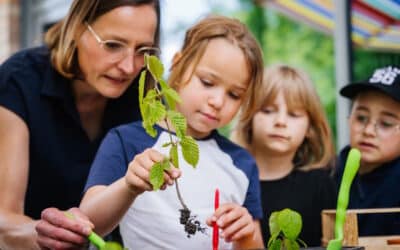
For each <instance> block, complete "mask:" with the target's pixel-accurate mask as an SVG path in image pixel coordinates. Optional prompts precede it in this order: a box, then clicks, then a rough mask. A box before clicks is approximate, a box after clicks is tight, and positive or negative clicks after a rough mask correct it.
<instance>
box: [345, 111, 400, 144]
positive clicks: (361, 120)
mask: <svg viewBox="0 0 400 250" xmlns="http://www.w3.org/2000/svg"><path fill="white" fill-rule="evenodd" d="M350 121H351V123H352V124H353V126H354V128H355V129H356V130H357V132H360V131H363V130H365V129H366V128H367V126H369V124H370V123H371V124H372V126H373V128H374V131H375V133H376V134H377V135H378V136H379V137H385V138H387V137H389V136H391V135H393V134H394V133H396V132H397V131H398V130H399V128H400V124H399V123H398V121H396V120H394V119H393V118H384V119H382V118H381V119H378V120H375V121H374V120H372V119H371V118H370V117H369V116H368V115H365V114H357V113H355V114H351V115H350Z"/></svg>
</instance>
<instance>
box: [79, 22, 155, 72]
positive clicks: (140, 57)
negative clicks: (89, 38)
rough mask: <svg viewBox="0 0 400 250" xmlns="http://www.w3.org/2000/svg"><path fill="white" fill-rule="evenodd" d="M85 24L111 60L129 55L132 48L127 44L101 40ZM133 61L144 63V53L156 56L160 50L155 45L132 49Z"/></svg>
mask: <svg viewBox="0 0 400 250" xmlns="http://www.w3.org/2000/svg"><path fill="white" fill-rule="evenodd" d="M86 26H87V28H88V30H89V31H90V33H91V34H92V35H93V36H94V38H95V39H96V41H97V43H98V44H99V45H100V46H101V47H102V48H103V49H104V51H105V52H106V53H107V56H108V58H109V59H110V61H112V62H118V61H121V60H122V59H124V58H126V57H127V56H128V55H129V51H130V50H131V49H132V48H130V47H129V46H128V44H126V43H124V42H121V41H117V40H103V39H101V38H100V37H99V35H98V34H97V33H96V32H95V31H94V30H93V28H92V27H91V26H90V25H89V24H88V23H86ZM133 53H134V59H135V62H136V63H138V64H139V65H141V66H143V65H144V55H145V54H147V55H155V56H158V55H159V54H160V53H161V51H160V49H159V48H157V47H152V46H144V47H140V48H139V49H137V50H135V51H133Z"/></svg>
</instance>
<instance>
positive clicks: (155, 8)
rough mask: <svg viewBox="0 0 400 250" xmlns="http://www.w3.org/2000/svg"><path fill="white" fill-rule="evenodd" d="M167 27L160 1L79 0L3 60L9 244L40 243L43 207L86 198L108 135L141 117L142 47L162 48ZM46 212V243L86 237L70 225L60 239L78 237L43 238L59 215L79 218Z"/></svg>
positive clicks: (3, 235) (2, 149) (1, 217)
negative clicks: (38, 40)
mask: <svg viewBox="0 0 400 250" xmlns="http://www.w3.org/2000/svg"><path fill="white" fill-rule="evenodd" d="M159 27H160V7H159V1H156V0H114V1H108V0H75V1H74V2H73V3H72V5H71V8H70V10H69V13H68V14H67V16H66V17H65V19H63V20H62V21H61V22H60V23H58V24H57V25H55V26H54V27H53V28H52V29H51V30H50V31H49V32H48V33H47V34H46V38H45V40H46V46H44V47H40V48H33V49H28V50H25V51H21V52H19V53H17V54H15V55H14V56H12V57H11V58H9V59H8V60H7V61H6V62H5V63H4V64H3V65H1V67H0V159H1V164H0V172H1V173H2V174H1V175H0V197H1V200H2V202H1V203H0V221H1V223H0V248H2V249H32V248H38V244H37V243H36V242H37V238H38V237H37V233H36V231H35V226H36V225H37V224H38V222H39V221H38V219H40V216H41V213H42V210H43V209H45V208H48V207H57V208H59V209H67V208H70V207H74V206H77V205H78V204H79V201H80V198H81V192H82V190H83V186H84V184H85V181H86V177H87V175H88V172H89V168H90V165H91V163H92V160H93V157H94V154H95V153H96V151H97V148H98V146H99V143H100V141H101V140H102V138H103V136H104V135H105V133H106V132H107V131H108V129H110V128H111V127H114V126H116V125H119V124H122V123H126V122H130V121H133V120H137V119H139V118H140V115H139V111H138V105H137V101H138V100H137V91H136V84H135V82H136V80H135V78H136V76H138V74H139V72H140V70H141V68H142V67H143V63H144V61H143V55H144V54H145V53H148V54H157V52H158V51H159V50H158V48H157V44H158V40H159V39H158V38H159ZM70 211H71V212H72V213H74V214H75V215H76V217H77V218H79V217H80V216H82V215H81V214H80V213H79V210H78V209H76V208H75V209H71V210H70ZM42 215H43V216H45V217H46V218H47V219H48V220H47V222H46V223H42V224H41V226H40V228H42V229H43V228H44V229H45V230H44V231H43V230H42V231H39V239H40V240H39V242H40V244H41V245H42V247H49V248H68V247H73V246H74V244H77V243H79V242H81V241H82V240H83V237H80V236H79V235H75V234H73V233H71V232H69V231H67V230H58V231H57V233H59V234H60V235H54V238H57V239H64V238H63V236H71V237H72V240H71V239H70V238H68V237H67V238H65V240H64V241H55V240H52V239H51V238H48V237H41V236H40V235H41V234H44V232H52V229H53V228H52V225H51V224H49V222H50V221H51V222H54V223H55V224H57V225H60V224H61V225H65V224H67V225H66V226H65V228H69V226H71V227H74V226H75V227H76V226H77V224H76V225H75V224H74V220H70V219H66V217H65V216H64V215H63V213H62V212H61V211H59V210H58V209H47V210H45V212H44V213H43V214H42ZM49 218H50V219H49ZM74 240H75V241H74ZM76 241H77V242H76ZM54 244H56V245H54Z"/></svg>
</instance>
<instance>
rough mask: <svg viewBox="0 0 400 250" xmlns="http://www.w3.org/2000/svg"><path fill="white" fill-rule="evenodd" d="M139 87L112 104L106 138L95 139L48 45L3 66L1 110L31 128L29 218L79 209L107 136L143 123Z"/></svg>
mask: <svg viewBox="0 0 400 250" xmlns="http://www.w3.org/2000/svg"><path fill="white" fill-rule="evenodd" d="M94 63H95V62H94ZM137 85H138V84H136V80H135V82H134V83H133V84H132V85H131V86H130V87H129V88H128V90H127V91H126V92H125V93H124V94H123V95H122V96H121V97H120V98H118V99H113V100H109V102H108V104H107V107H106V110H105V113H104V118H103V123H102V134H101V136H99V138H97V139H96V140H94V141H91V140H89V138H88V136H87V135H86V133H85V131H84V129H83V127H82V125H81V121H80V118H79V114H78V112H77V109H76V106H75V104H74V99H73V95H72V90H71V82H70V81H69V80H68V79H66V78H64V77H63V76H62V75H60V74H59V73H57V72H56V71H55V70H54V68H53V67H52V66H51V64H50V59H49V51H48V49H47V48H46V47H39V48H33V49H27V50H23V51H20V52H18V53H16V54H15V55H13V56H12V57H10V58H9V59H8V60H7V61H5V62H4V63H3V64H2V65H1V66H0V106H3V107H5V108H7V109H9V110H11V111H12V112H14V113H15V114H17V115H18V116H19V117H21V119H23V120H24V121H25V123H26V125H27V126H28V129H29V179H28V186H27V190H26V196H25V214H26V215H28V216H30V217H32V218H34V219H38V218H40V213H41V211H42V210H43V209H44V208H47V207H57V208H59V209H67V208H70V207H73V206H78V205H79V202H80V200H81V196H82V191H83V187H84V185H85V182H86V178H87V176H88V173H89V169H90V166H91V163H92V161H93V159H94V156H95V153H96V151H97V149H98V147H99V144H100V142H101V140H102V139H103V137H104V135H105V134H106V132H107V131H108V130H109V129H110V128H112V127H114V126H117V125H120V124H122V123H128V122H131V121H134V120H139V119H140V112H139V105H138V91H137ZM15 167H19V166H15Z"/></svg>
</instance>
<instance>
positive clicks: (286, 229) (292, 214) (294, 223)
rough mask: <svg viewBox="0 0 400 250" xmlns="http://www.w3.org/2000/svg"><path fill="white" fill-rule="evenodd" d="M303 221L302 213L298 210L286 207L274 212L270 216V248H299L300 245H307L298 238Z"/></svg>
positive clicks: (287, 249)
mask: <svg viewBox="0 0 400 250" xmlns="http://www.w3.org/2000/svg"><path fill="white" fill-rule="evenodd" d="M302 226H303V222H302V219H301V215H300V214H299V213H297V212H296V211H293V210H291V209H288V208H285V209H283V210H281V211H277V212H273V213H272V214H271V216H270V217H269V230H270V232H271V237H270V238H269V240H268V249H269V250H281V249H286V250H298V249H300V245H299V243H300V244H301V245H303V246H304V247H306V246H307V245H306V244H305V243H304V242H303V241H302V240H301V239H298V236H299V234H300V232H301V228H302Z"/></svg>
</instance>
